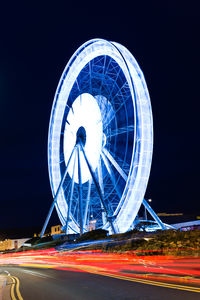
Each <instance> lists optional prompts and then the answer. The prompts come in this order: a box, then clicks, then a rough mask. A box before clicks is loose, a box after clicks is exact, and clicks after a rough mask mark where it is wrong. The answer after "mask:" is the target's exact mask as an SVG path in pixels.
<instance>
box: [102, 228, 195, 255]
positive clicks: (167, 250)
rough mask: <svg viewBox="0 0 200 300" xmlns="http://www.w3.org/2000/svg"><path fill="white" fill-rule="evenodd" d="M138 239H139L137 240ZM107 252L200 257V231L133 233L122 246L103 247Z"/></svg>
mask: <svg viewBox="0 0 200 300" xmlns="http://www.w3.org/2000/svg"><path fill="white" fill-rule="evenodd" d="M136 237H137V239H136ZM102 250H103V251H105V252H124V251H135V253H136V255H156V254H159V255H160V254H163V255H177V256H180V255H192V256H200V230H191V231H179V230H166V231H159V232H155V233H152V234H145V235H144V234H143V237H142V236H141V234H140V233H138V234H136V233H135V232H133V233H132V234H131V236H129V238H128V239H127V240H124V243H122V244H115V243H114V244H112V243H111V244H109V243H107V244H106V243H105V244H104V245H102Z"/></svg>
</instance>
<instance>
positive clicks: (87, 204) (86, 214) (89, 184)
mask: <svg viewBox="0 0 200 300" xmlns="http://www.w3.org/2000/svg"><path fill="white" fill-rule="evenodd" d="M91 184H92V180H91V179H90V180H89V183H88V192H87V200H86V205H85V213H84V218H83V228H84V229H85V227H86V223H87V216H88V207H89V202H90V193H91Z"/></svg>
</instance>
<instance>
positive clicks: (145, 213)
mask: <svg viewBox="0 0 200 300" xmlns="http://www.w3.org/2000/svg"><path fill="white" fill-rule="evenodd" d="M147 201H148V202H149V203H151V202H152V199H148V200H147ZM144 217H145V220H147V209H146V207H145V206H144Z"/></svg>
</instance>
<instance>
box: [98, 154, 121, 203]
mask: <svg viewBox="0 0 200 300" xmlns="http://www.w3.org/2000/svg"><path fill="white" fill-rule="evenodd" d="M101 157H102V159H103V162H104V165H105V166H106V169H107V171H108V174H109V175H110V179H111V181H112V184H113V187H114V189H115V191H116V193H117V195H118V197H119V199H121V196H122V195H121V193H120V192H119V189H118V186H117V184H116V179H115V175H114V173H113V172H112V169H111V167H110V164H109V161H108V159H107V157H106V156H105V154H104V153H103V152H101Z"/></svg>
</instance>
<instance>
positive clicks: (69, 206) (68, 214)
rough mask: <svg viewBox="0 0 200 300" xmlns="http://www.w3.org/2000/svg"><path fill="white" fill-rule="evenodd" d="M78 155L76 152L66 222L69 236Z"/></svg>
mask: <svg viewBox="0 0 200 300" xmlns="http://www.w3.org/2000/svg"><path fill="white" fill-rule="evenodd" d="M76 154H77V151H76V152H75V155H74V166H73V175H72V183H71V191H70V199H69V203H68V210H67V220H66V226H65V233H66V234H67V230H68V223H69V216H70V211H71V206H72V197H73V193H74V173H75V165H76Z"/></svg>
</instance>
